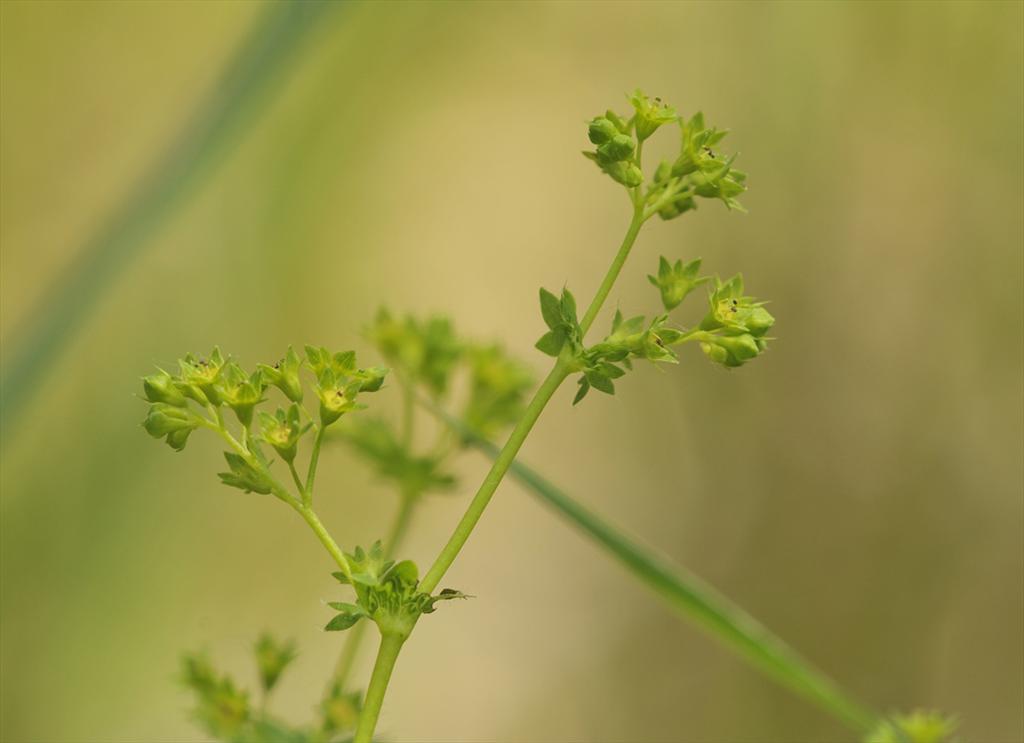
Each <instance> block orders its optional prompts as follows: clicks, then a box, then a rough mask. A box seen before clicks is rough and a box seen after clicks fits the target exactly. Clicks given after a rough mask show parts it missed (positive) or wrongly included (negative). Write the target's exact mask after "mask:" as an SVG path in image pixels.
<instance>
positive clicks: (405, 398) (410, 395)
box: [399, 377, 416, 451]
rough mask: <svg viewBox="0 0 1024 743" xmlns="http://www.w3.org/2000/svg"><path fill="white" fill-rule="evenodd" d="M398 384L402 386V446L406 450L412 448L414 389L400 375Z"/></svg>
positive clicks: (414, 411) (414, 407) (414, 405)
mask: <svg viewBox="0 0 1024 743" xmlns="http://www.w3.org/2000/svg"><path fill="white" fill-rule="evenodd" d="M399 384H401V386H402V447H403V448H404V449H406V451H408V450H410V449H411V448H412V440H413V434H414V432H415V428H414V425H415V424H414V422H413V416H414V414H415V413H416V390H415V389H414V388H413V386H412V384H410V383H409V382H408V381H406V380H405V379H403V378H401V377H399Z"/></svg>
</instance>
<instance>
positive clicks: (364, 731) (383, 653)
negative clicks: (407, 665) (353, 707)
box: [353, 634, 405, 743]
mask: <svg viewBox="0 0 1024 743" xmlns="http://www.w3.org/2000/svg"><path fill="white" fill-rule="evenodd" d="M404 642H405V637H403V636H402V635H394V634H387V635H382V636H381V638H380V650H379V651H378V652H377V661H376V663H374V664H373V676H371V677H370V686H369V687H368V688H367V690H366V699H365V700H364V701H363V710H362V712H361V713H360V714H359V727H358V728H357V729H356V737H355V738H354V740H353V743H371V742H372V740H373V731H374V730H375V729H376V728H377V718H378V717H380V708H381V705H382V704H383V703H384V694H385V693H386V692H387V690H388V681H390V680H391V672H392V671H393V670H394V668H395V661H396V660H398V653H399V651H401V649H402V644H403V643H404Z"/></svg>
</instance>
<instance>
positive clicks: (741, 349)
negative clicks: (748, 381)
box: [700, 333, 763, 366]
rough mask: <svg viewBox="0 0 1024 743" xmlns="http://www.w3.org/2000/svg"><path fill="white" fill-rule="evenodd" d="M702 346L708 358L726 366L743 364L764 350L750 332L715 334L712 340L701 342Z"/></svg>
mask: <svg viewBox="0 0 1024 743" xmlns="http://www.w3.org/2000/svg"><path fill="white" fill-rule="evenodd" d="M700 347H701V349H702V350H703V351H704V353H706V354H707V355H708V358H710V359H711V360H712V361H717V362H718V363H719V364H723V365H725V366H742V365H743V364H744V363H746V362H747V361H750V359H752V358H754V357H756V356H757V355H758V354H759V353H761V351H762V350H763V348H762V346H761V345H760V344H759V343H758V342H757V340H755V338H754V336H752V335H750V334H749V333H744V334H742V335H726V336H714V337H713V338H712V339H711V340H709V341H706V342H704V343H701V344H700Z"/></svg>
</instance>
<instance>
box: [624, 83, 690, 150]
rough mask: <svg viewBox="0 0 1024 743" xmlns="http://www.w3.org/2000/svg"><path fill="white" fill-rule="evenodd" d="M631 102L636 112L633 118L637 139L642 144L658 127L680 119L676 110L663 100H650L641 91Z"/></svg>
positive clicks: (632, 97) (631, 98) (633, 96)
mask: <svg viewBox="0 0 1024 743" xmlns="http://www.w3.org/2000/svg"><path fill="white" fill-rule="evenodd" d="M629 102H630V103H632V104H633V108H634V109H635V110H636V114H635V115H634V117H633V128H634V129H635V130H636V138H637V139H638V140H639V141H641V142H643V141H644V140H645V139H647V138H648V137H649V136H651V135H652V134H654V132H655V131H657V129H658V127H660V126H662V125H663V124H669V123H671V122H673V121H676V120H678V118H679V114H677V113H676V110H675V109H674V108H672V107H671V106H669V105H666V104H665V103H663V102H662V100H661V98H658V97H655V98H653V99H652V98H648V97H647V96H646V95H644V92H643V91H642V90H639V89H637V90H636V92H634V93H633V95H631V96H630V97H629Z"/></svg>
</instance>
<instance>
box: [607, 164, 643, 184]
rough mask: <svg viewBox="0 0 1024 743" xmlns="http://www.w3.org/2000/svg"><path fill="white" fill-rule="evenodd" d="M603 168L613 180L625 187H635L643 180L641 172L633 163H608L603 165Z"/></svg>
mask: <svg viewBox="0 0 1024 743" xmlns="http://www.w3.org/2000/svg"><path fill="white" fill-rule="evenodd" d="M603 170H604V172H606V173H607V174H608V175H610V176H611V177H612V179H613V180H614V181H616V182H617V183H621V184H622V185H623V186H626V187H627V188H636V187H637V186H639V185H640V184H641V183H643V182H644V174H643V172H642V171H641V170H640V168H638V167H637V166H636V165H634V164H633V163H627V162H621V163H610V164H608V165H606V166H603Z"/></svg>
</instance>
